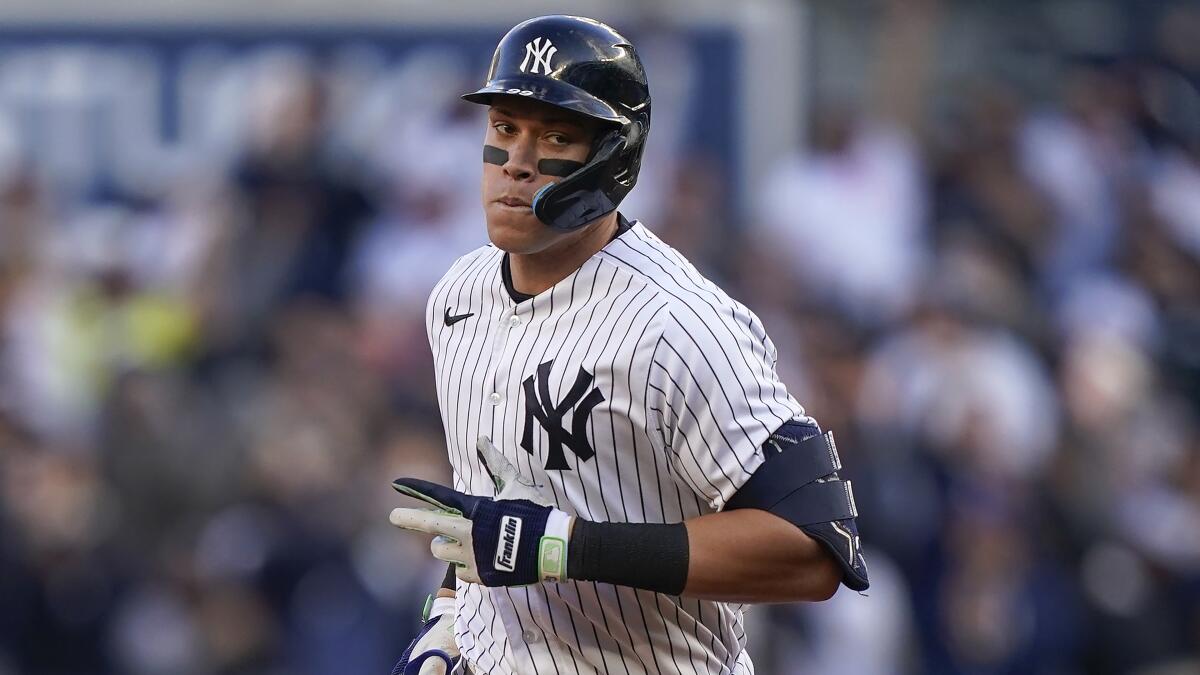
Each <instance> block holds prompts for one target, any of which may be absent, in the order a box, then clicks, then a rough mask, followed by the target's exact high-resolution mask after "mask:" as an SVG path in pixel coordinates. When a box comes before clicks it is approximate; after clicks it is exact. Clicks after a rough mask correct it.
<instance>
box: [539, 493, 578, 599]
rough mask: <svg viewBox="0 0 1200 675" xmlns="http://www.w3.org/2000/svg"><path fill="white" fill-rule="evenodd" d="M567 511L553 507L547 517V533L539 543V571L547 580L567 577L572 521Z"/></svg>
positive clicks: (558, 579)
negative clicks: (568, 547) (568, 545)
mask: <svg viewBox="0 0 1200 675" xmlns="http://www.w3.org/2000/svg"><path fill="white" fill-rule="evenodd" d="M572 520H574V518H572V517H571V516H570V515H568V514H567V513H566V512H565V511H560V510H558V509H552V510H551V511H550V517H549V518H547V519H546V533H545V534H544V535H542V541H541V543H540V544H538V571H539V572H540V573H541V575H542V579H543V580H546V581H563V580H565V579H566V578H567V543H568V542H569V541H570V540H571V521H572Z"/></svg>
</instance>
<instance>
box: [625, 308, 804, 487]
mask: <svg viewBox="0 0 1200 675" xmlns="http://www.w3.org/2000/svg"><path fill="white" fill-rule="evenodd" d="M661 322H662V325H663V330H662V335H661V337H660V338H659V340H658V343H657V345H656V346H655V348H654V355H653V357H652V359H651V363H650V373H649V382H648V389H647V396H646V399H647V408H648V410H647V414H648V416H649V419H651V420H654V421H656V422H657V424H658V425H659V426H660V427H661V429H662V434H661V438H662V441H663V443H664V445H665V446H666V451H667V453H668V459H669V460H671V468H672V470H673V471H674V472H675V474H676V475H677V476H678V477H679V479H680V480H682V481H683V482H684V483H685V484H686V485H688V486H689V487H690V488H691V489H692V490H693V491H694V492H695V493H696V494H697V495H698V496H699V497H701V498H702V499H703V500H704V501H706V502H708V504H709V506H711V507H712V508H713V509H714V510H718V511H719V510H721V508H723V507H724V505H725V502H726V501H728V500H729V498H730V497H732V496H733V495H734V493H736V492H737V490H738V488H740V487H741V486H742V485H743V484H744V483H745V482H746V480H748V479H749V478H750V476H751V475H752V474H753V473H754V471H755V470H757V468H758V466H759V465H760V464H762V461H763V457H762V451H761V448H762V444H763V443H764V442H766V440H767V437H768V436H770V435H771V433H772V432H774V431H775V430H776V429H778V428H779V427H780V426H782V425H783V424H784V423H785V422H787V421H788V420H791V419H794V418H804V409H803V408H802V407H801V406H800V404H799V403H797V402H796V400H795V399H794V398H792V396H791V394H789V393H788V391H787V388H786V387H785V386H784V385H783V383H782V382H780V381H779V378H778V376H777V374H776V371H775V360H776V358H775V355H776V351H775V346H774V345H773V344H772V343H771V340H770V338H768V337H767V334H766V331H765V330H764V329H763V327H762V323H761V322H760V321H759V319H758V317H757V316H755V315H754V313H753V312H751V311H750V310H748V309H746V307H744V306H743V305H741V304H740V303H732V304H729V305H726V304H722V305H708V304H698V303H697V304H689V305H686V306H682V307H680V306H673V307H671V309H670V311H668V312H664V315H663V317H662V318H661Z"/></svg>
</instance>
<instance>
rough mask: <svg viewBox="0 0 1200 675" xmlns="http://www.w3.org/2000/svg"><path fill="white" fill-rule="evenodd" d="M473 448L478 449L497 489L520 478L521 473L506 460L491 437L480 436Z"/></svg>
mask: <svg viewBox="0 0 1200 675" xmlns="http://www.w3.org/2000/svg"><path fill="white" fill-rule="evenodd" d="M475 449H476V450H478V451H479V457H480V458H481V459H483V465H484V466H485V467H487V470H488V473H490V474H491V475H492V482H493V483H495V484H496V489H497V490H501V489H503V488H504V486H505V485H509V484H511V483H514V482H516V481H518V480H520V478H521V474H520V472H519V471H517V467H515V466H513V465H512V462H510V461H508V458H507V457H505V456H504V454H503V453H501V452H500V450H499V449H497V448H496V446H495V445H493V444H492V439H490V438H488V437H487V436H480V437H479V440H478V441H476V442H475Z"/></svg>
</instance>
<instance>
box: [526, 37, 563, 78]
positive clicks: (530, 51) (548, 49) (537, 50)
mask: <svg viewBox="0 0 1200 675" xmlns="http://www.w3.org/2000/svg"><path fill="white" fill-rule="evenodd" d="M557 51H558V47H555V46H554V45H553V44H552V43H551V42H550V39H549V38H534V39H533V42H526V43H525V58H524V59H522V60H521V72H522V73H523V72H525V68H526V67H527V66H529V57H531V56H532V57H533V66H532V67H531V68H530V69H529V72H531V73H533V74H534V75H537V74H538V68H541V69H542V70H541V74H542V75H549V74H550V71H551V70H552V68H551V67H550V59H552V58H554V54H555V52H557Z"/></svg>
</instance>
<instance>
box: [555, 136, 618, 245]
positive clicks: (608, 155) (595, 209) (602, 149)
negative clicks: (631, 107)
mask: <svg viewBox="0 0 1200 675" xmlns="http://www.w3.org/2000/svg"><path fill="white" fill-rule="evenodd" d="M625 146H626V132H625V131H624V130H622V129H614V130H612V131H610V132H608V133H607V134H605V135H603V136H601V137H600V139H599V140H598V141H597V142H596V151H595V152H593V153H592V157H591V159H589V160H588V161H587V163H585V164H583V165H580V166H579V168H577V169H575V170H574V171H572V172H571V173H570V174H569V175H567V176H566V177H564V178H563V179H562V180H561V181H558V182H557V183H549V184H547V185H544V186H542V188H541V189H540V190H538V191H537V194H535V195H534V197H533V214H534V215H535V216H537V218H538V220H540V221H542V222H543V223H545V224H547V225H549V226H550V227H553V228H554V229H556V230H564V231H570V230H575V229H578V228H580V227H583V226H584V225H586V224H588V223H590V222H592V221H593V220H595V219H597V218H600V217H601V216H604V215H607V214H609V213H612V212H613V211H615V210H616V208H617V202H618V201H620V198H619V197H618V198H617V199H616V201H614V199H613V198H612V197H610V196H609V194H608V191H607V190H606V188H608V187H609V186H608V185H605V181H606V176H611V175H613V173H614V172H613V171H612V169H611V168H610V166H609V165H610V164H613V163H614V162H616V161H617V160H618V158H619V157H620V153H621V151H622V150H624V149H625ZM550 161H561V160H542V162H550ZM542 162H539V163H538V169H539V171H540V170H541V164H542ZM572 164H577V163H574V162H572ZM548 168H555V169H561V168H566V167H548ZM544 173H547V172H544ZM551 175H553V174H551ZM622 196H623V195H622Z"/></svg>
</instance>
